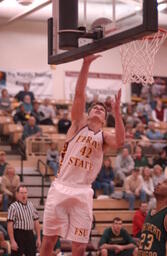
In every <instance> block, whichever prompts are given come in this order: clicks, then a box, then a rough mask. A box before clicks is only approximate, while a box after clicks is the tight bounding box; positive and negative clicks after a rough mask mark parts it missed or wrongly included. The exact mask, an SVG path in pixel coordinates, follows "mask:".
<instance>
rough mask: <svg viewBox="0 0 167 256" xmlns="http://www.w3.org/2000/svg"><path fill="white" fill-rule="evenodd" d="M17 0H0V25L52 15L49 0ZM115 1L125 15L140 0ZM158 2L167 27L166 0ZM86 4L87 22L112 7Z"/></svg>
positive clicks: (105, 1) (90, 0)
mask: <svg viewBox="0 0 167 256" xmlns="http://www.w3.org/2000/svg"><path fill="white" fill-rule="evenodd" d="M18 1H19V0H0V26H2V27H3V26H5V25H6V24H10V23H14V22H16V21H18V20H23V19H26V20H28V21H46V20H47V19H48V18H49V17H51V16H52V4H51V2H52V1H51V0H33V1H32V2H33V3H32V4H30V5H27V6H23V5H21V4H19V3H18ZM27 1H28V0H27ZM69 1H70V0H69ZM85 1H86V0H85ZM116 1H117V2H119V8H120V11H121V13H122V12H124V16H126V15H127V13H128V12H129V11H132V10H131V9H132V5H133V6H134V5H135V8H138V6H139V4H140V2H141V1H142V0H116ZM83 2H84V0H79V16H83ZM158 2H159V24H160V25H161V26H163V27H165V28H166V29H167V0H158ZM87 4H88V5H87V9H89V17H88V22H90V21H92V20H93V19H94V17H97V15H99V14H97V12H98V11H99V10H104V9H106V8H108V7H112V0H87ZM130 8H131V9H130ZM133 11H134V8H133Z"/></svg>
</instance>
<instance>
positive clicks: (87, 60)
mask: <svg viewBox="0 0 167 256" xmlns="http://www.w3.org/2000/svg"><path fill="white" fill-rule="evenodd" d="M99 57H101V55H100V54H96V55H95V54H91V55H88V56H86V57H84V63H87V64H90V63H92V62H93V61H94V60H96V59H98V58H99Z"/></svg>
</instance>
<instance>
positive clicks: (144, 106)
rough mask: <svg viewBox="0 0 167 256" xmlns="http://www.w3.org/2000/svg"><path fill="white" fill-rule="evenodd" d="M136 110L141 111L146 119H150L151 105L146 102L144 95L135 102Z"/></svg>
mask: <svg viewBox="0 0 167 256" xmlns="http://www.w3.org/2000/svg"><path fill="white" fill-rule="evenodd" d="M136 111H137V112H141V113H143V114H144V116H145V117H146V119H147V121H149V120H151V119H152V109H151V105H150V104H149V103H148V100H147V98H146V97H143V99H142V101H141V102H139V103H137V106H136Z"/></svg>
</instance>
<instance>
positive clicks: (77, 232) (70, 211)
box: [43, 180, 93, 243]
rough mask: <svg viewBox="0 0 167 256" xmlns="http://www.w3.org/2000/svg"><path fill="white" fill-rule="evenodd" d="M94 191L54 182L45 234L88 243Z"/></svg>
mask: <svg viewBox="0 0 167 256" xmlns="http://www.w3.org/2000/svg"><path fill="white" fill-rule="evenodd" d="M92 207H93V190H92V188H91V187H89V186H88V187H82V188H72V187H70V186H66V185H64V184H60V183H59V182H58V181H57V180H56V181H54V182H53V183H52V185H51V187H50V189H49V192H48V197H47V201H46V204H45V210H44V221H43V234H44V235H46V236H55V235H57V236H61V237H63V238H64V239H68V240H71V241H75V242H80V243H87V242H88V241H89V235H90V231H91V225H92Z"/></svg>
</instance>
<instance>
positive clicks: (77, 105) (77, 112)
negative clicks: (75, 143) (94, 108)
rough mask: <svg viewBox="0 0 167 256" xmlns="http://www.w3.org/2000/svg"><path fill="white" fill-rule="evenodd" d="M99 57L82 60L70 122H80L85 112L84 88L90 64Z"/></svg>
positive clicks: (93, 56) (90, 56)
mask: <svg viewBox="0 0 167 256" xmlns="http://www.w3.org/2000/svg"><path fill="white" fill-rule="evenodd" d="M98 57H100V55H89V56H87V57H85V58H84V60H83V64H82V67H81V71H80V73H79V77H78V81H77V84H76V89H75V96H74V102H73V105H72V110H71V119H72V121H80V120H81V119H82V117H83V114H84V111H85V88H86V84H87V79H88V72H89V67H90V64H91V63H92V62H93V61H94V60H96V59H97V58H98Z"/></svg>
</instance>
